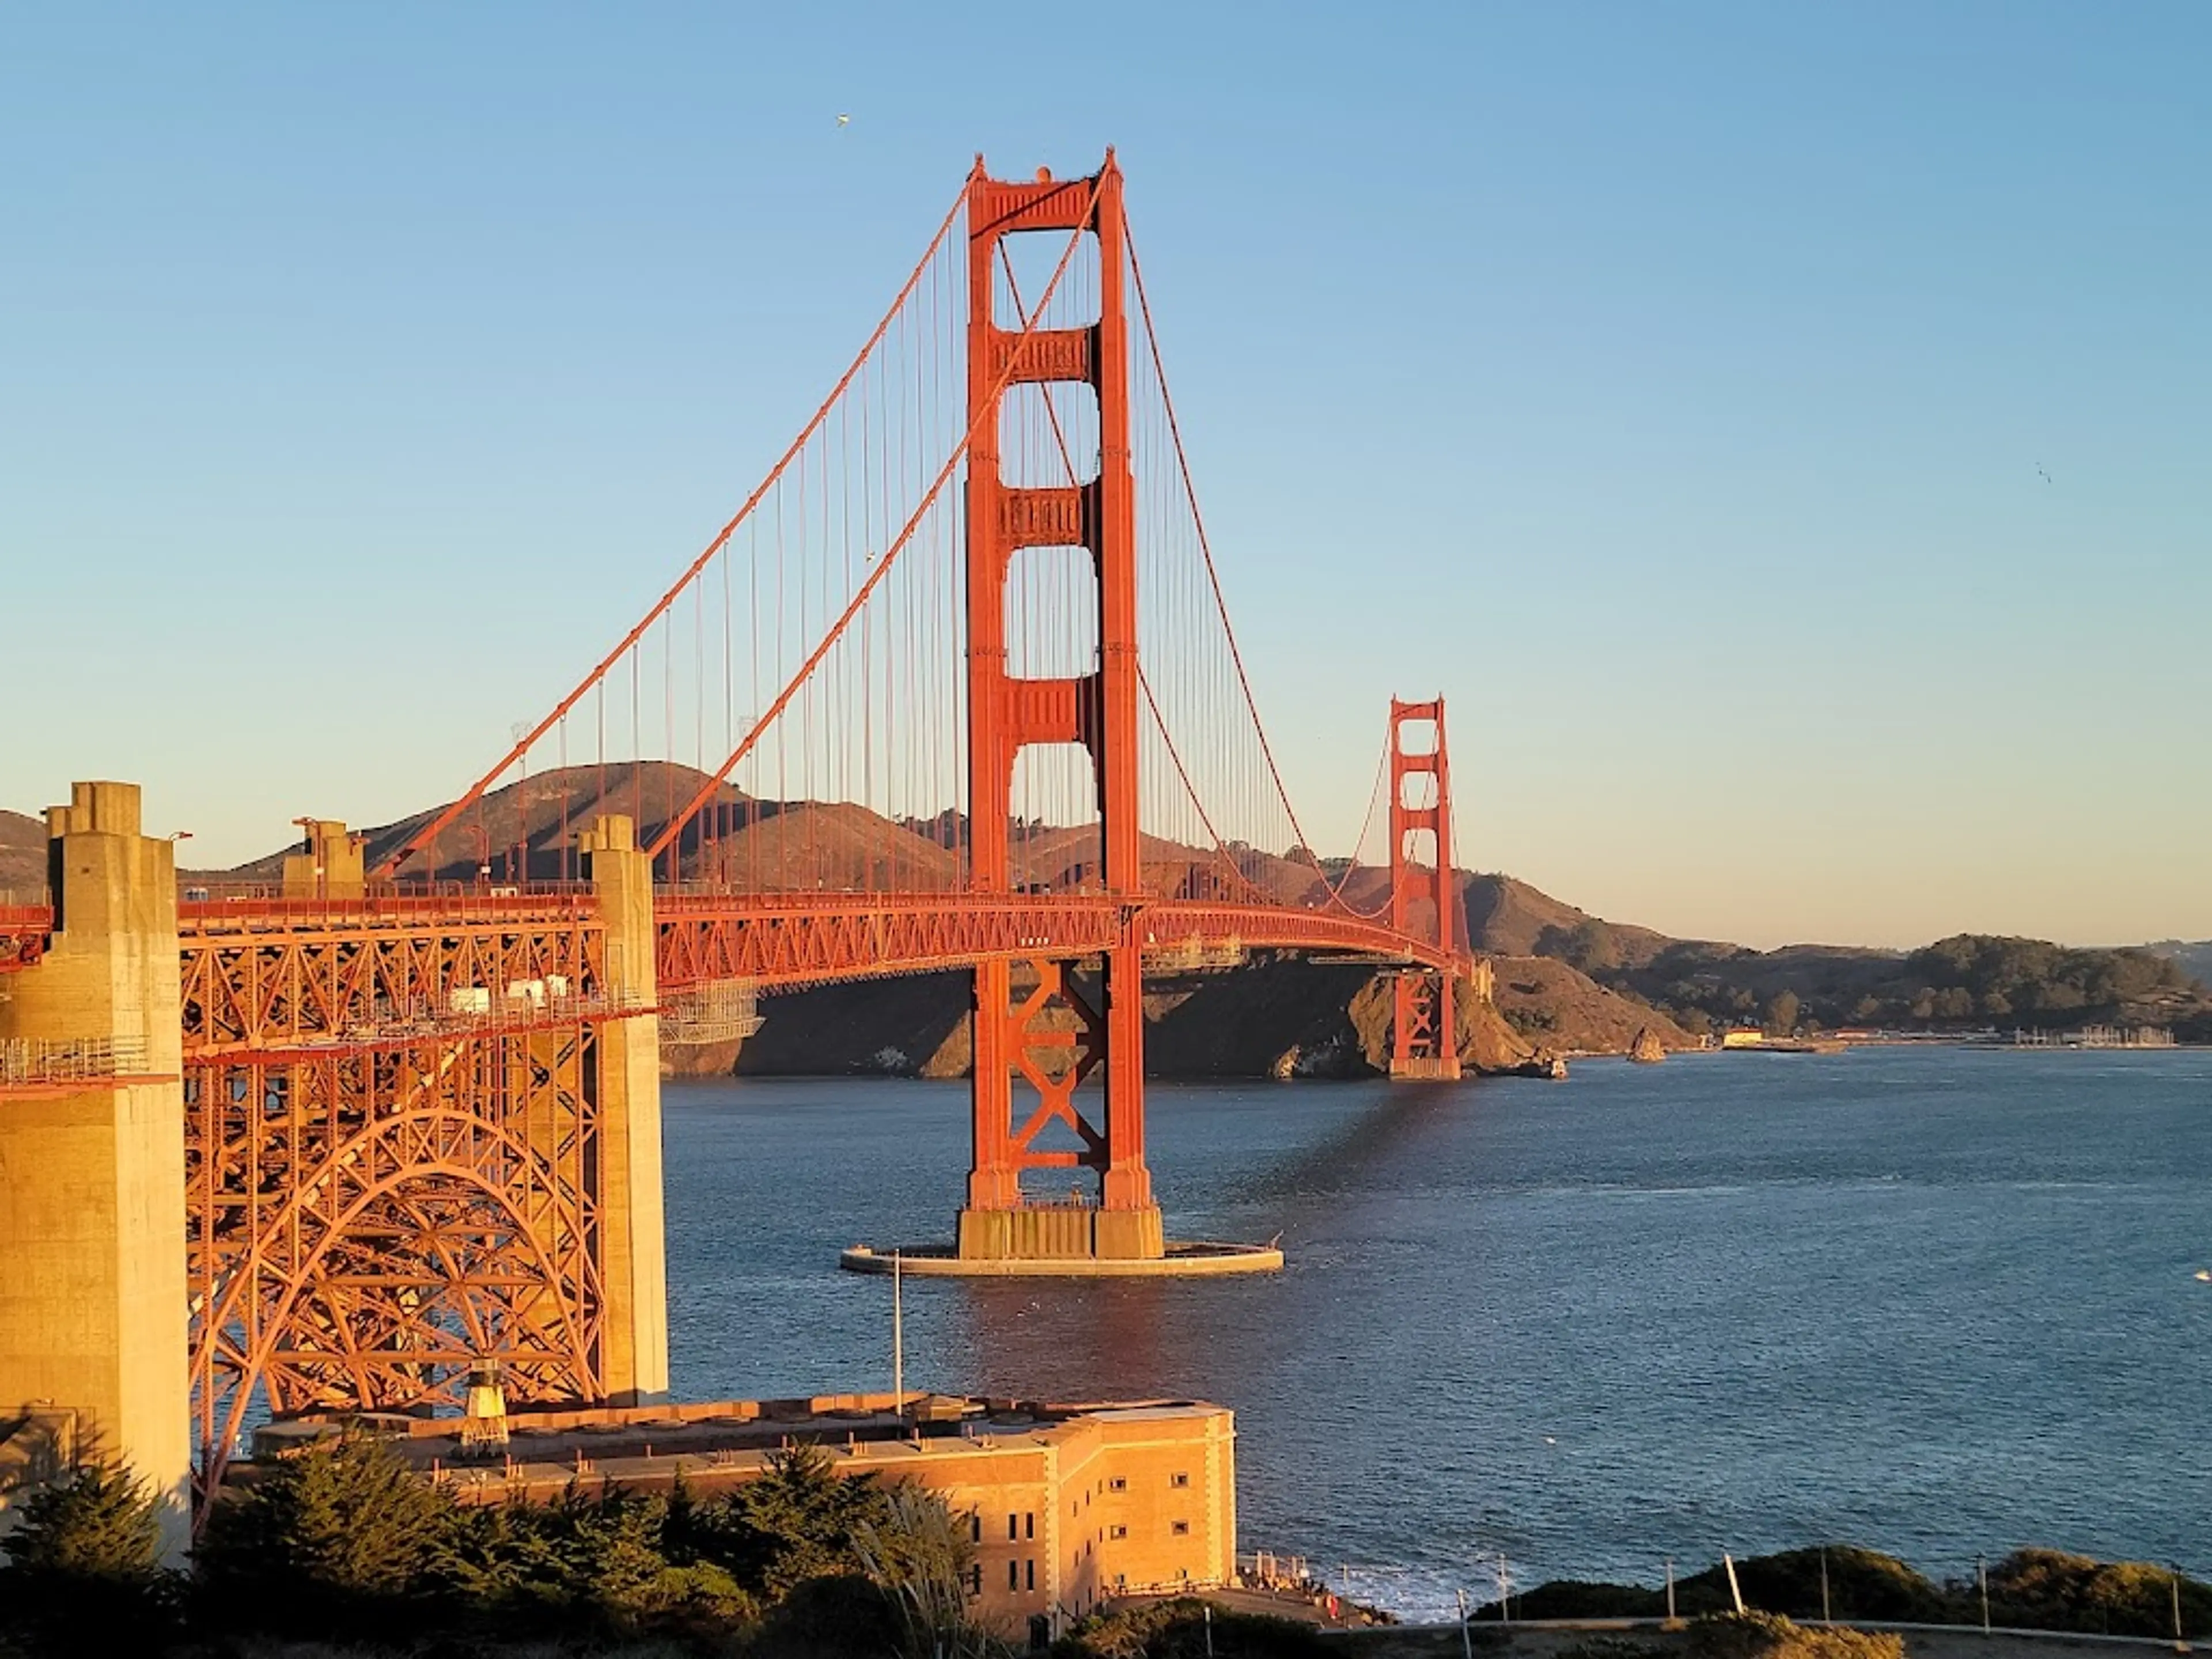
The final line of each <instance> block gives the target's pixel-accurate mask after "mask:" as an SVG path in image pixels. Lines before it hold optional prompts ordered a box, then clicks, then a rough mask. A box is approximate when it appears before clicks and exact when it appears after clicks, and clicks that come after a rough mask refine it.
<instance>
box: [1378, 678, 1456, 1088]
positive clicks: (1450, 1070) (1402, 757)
mask: <svg viewBox="0 0 2212 1659" xmlns="http://www.w3.org/2000/svg"><path fill="white" fill-rule="evenodd" d="M1389 754H1390V925H1391V927H1394V928H1395V929H1396V930H1397V931H1398V932H1399V933H1413V934H1416V935H1419V934H1422V933H1427V934H1430V935H1431V936H1432V937H1433V938H1434V939H1435V940H1436V942H1437V945H1439V946H1440V947H1441V948H1442V949H1443V951H1444V953H1445V954H1446V956H1447V957H1456V956H1457V955H1458V951H1459V933H1460V927H1459V909H1460V897H1459V878H1458V876H1457V875H1456V874H1455V872H1454V871H1453V869H1452V859H1451V769H1450V765H1449V761H1448V760H1447V758H1446V756H1445V750H1444V700H1443V698H1442V697H1437V698H1433V699H1431V701H1429V702H1401V701H1400V700H1399V699H1398V698H1395V697H1393V698H1392V699H1391V700H1390V738H1389ZM1454 990H1455V978H1454V975H1452V974H1451V972H1450V971H1449V970H1448V969H1436V968H1414V969H1407V970H1406V971H1404V972H1402V973H1401V974H1400V975H1398V976H1397V983H1396V986H1395V1006H1394V1008H1393V1011H1392V1012H1393V1018H1392V1026H1391V1034H1390V1075H1391V1076H1392V1077H1394V1078H1403V1079H1424V1080H1443V1081H1449V1080H1452V1079H1456V1078H1457V1077H1458V1076H1459V1074H1460V1065H1459V1020H1458V1010H1457V1008H1456V1006H1455V996H1454Z"/></svg>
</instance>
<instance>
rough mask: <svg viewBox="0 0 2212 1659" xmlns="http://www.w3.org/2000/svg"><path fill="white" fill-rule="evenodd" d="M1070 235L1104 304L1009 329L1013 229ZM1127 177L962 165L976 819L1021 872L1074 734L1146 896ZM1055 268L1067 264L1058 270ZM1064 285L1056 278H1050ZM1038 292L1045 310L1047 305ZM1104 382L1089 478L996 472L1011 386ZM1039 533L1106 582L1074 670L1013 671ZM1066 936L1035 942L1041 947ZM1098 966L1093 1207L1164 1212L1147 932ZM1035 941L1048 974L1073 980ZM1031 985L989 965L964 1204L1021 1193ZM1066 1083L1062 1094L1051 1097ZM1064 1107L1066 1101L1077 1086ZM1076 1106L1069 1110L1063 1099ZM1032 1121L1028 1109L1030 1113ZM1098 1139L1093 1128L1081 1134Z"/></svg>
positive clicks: (1053, 980) (1013, 1198) (1000, 961)
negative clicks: (1074, 317)
mask: <svg viewBox="0 0 2212 1659" xmlns="http://www.w3.org/2000/svg"><path fill="white" fill-rule="evenodd" d="M1031 231H1046V232H1066V234H1067V236H1068V243H1067V251H1066V252H1064V253H1063V254H1062V255H1061V258H1060V268H1059V269H1060V270H1062V271H1064V270H1066V267H1067V264H1068V262H1069V260H1070V258H1072V257H1073V252H1074V250H1075V247H1076V245H1077V243H1078V242H1079V240H1080V239H1081V238H1082V237H1084V236H1085V235H1089V236H1091V237H1093V238H1095V239H1096V241H1097V258H1098V319H1097V322H1096V323H1093V324H1091V325H1087V326H1082V327H1076V328H1067V329H1046V328H1041V327H1036V326H1025V327H1024V329H1023V330H1022V331H1020V332H1013V331H1008V330H1006V329H1002V328H1000V326H999V325H998V323H997V320H996V314H995V313H996V304H997V280H998V278H997V273H998V270H999V267H1000V264H1001V262H1002V261H1003V260H1004V259H1005V258H1006V255H1005V253H1004V251H1003V246H1002V245H1003V242H1004V240H1005V238H1006V237H1007V236H1008V235H1010V234H1019V233H1023V232H1031ZM1125 263H1126V261H1125V258H1124V253H1123V232H1122V217H1121V169H1120V168H1119V167H1117V166H1116V165H1115V161H1114V156H1113V153H1112V152H1111V151H1110V150H1109V152H1108V153H1107V156H1106V162H1105V166H1104V167H1103V168H1102V169H1101V170H1100V172H1099V173H1098V174H1097V176H1096V177H1095V178H1090V179H1068V180H1061V181H1055V180H1054V179H1052V177H1051V176H1050V174H1048V173H1039V175H1038V177H1037V179H1036V181H1035V182H1034V183H1029V182H1021V183H1017V182H1012V181H1009V180H1004V179H993V178H991V177H990V176H989V175H988V174H987V173H986V172H985V171H984V169H983V163H982V161H981V158H980V157H978V158H977V161H976V163H975V172H974V173H971V174H970V175H969V181H968V272H969V283H968V416H969V422H968V435H969V436H968V443H969V452H968V484H967V489H968V496H967V538H968V539H967V585H968V599H967V617H968V823H969V836H970V838H971V839H970V842H969V879H970V882H971V884H972V885H973V886H974V888H975V890H976V891H977V892H978V893H981V894H988V895H1004V894H1006V892H1007V891H1008V889H1009V885H1010V870H1009V858H1008V841H1007V823H1008V817H1009V812H1010V803H1011V799H1012V780H1013V774H1014V767H1015V763H1016V759H1017V757H1018V756H1019V755H1020V753H1021V751H1022V750H1023V749H1024V748H1025V747H1028V746H1030V745H1031V744H1067V743H1079V744H1082V745H1083V746H1084V747H1085V749H1087V750H1089V751H1090V753H1091V763H1092V766H1093V768H1094V769H1095V773H1096V777H1097V800H1098V814H1099V824H1100V836H1101V841H1102V842H1103V846H1102V848H1101V873H1102V875H1103V885H1104V887H1105V890H1106V893H1107V895H1108V896H1109V897H1112V898H1117V899H1121V900H1123V901H1125V902H1126V901H1129V900H1133V899H1134V898H1135V897H1136V896H1137V895H1138V893H1139V889H1140V887H1141V885H1142V871H1141V869H1140V867H1139V840H1138V823H1137V773H1138V753H1137V750H1138V740H1139V728H1138V691H1139V684H1138V678H1137V546H1136V485H1135V480H1134V478H1133V476H1132V474H1131V471H1130V465H1129V387H1128V356H1129V341H1128V334H1129V321H1128V314H1127V307H1126V303H1125V298H1124V293H1123V289H1124V283H1123V267H1124V264H1125ZM1058 280H1059V276H1058V272H1055V275H1054V283H1057V281H1058ZM1047 292H1048V293H1049V292H1050V289H1049V287H1048V289H1047ZM1039 303H1040V307H1042V301H1040V302H1039ZM1054 382H1058V383H1062V384H1075V385H1083V386H1090V387H1091V389H1092V391H1093V392H1095V393H1096V394H1097V400H1098V446H1099V453H1098V475H1097V477H1096V478H1094V479H1092V480H1091V481H1090V482H1089V483H1079V482H1076V481H1075V479H1074V478H1073V477H1072V476H1071V477H1070V480H1069V482H1068V483H1066V484H1065V485H1063V486H1058V487H1049V488H1036V489H1024V488H1016V487H1014V486H1012V485H1009V484H1008V483H1006V480H1005V478H1004V477H1003V475H1002V471H1001V457H1000V410H1001V407H1002V405H1003V403H1004V399H1005V398H1006V392H1007V391H1008V390H1009V389H1010V388H1011V387H1012V386H1017V385H1020V384H1024V383H1029V384H1038V385H1045V384H1050V383H1054ZM1030 547H1081V548H1084V549H1085V550H1088V552H1089V553H1090V555H1091V573H1092V575H1093V576H1094V577H1095V579H1096V580H1097V629H1098V635H1097V646H1098V667H1097V670H1096V671H1094V672H1092V673H1090V674H1086V675H1082V676H1080V677H1077V678H1060V679H1052V678H1042V679H1032V678H1018V677H1016V676H1014V675H1012V674H1010V673H1009V672H1008V671H1007V666H1006V665H1007V660H1008V659H1007V650H1006V586H1007V581H1008V579H1009V575H1010V572H1011V569H1012V561H1013V558H1014V556H1015V555H1016V554H1017V553H1018V552H1020V551H1021V550H1023V549H1024V548H1030ZM1053 943H1054V941H1052V940H1050V939H1039V940H1038V944H1039V945H1051V944H1053ZM1089 948H1091V949H1093V950H1096V951H1097V952H1098V954H1099V957H1100V961H1101V964H1102V978H1101V983H1100V987H1099V995H1100V999H1101V1006H1099V1007H1098V1008H1097V1009H1096V1010H1095V1011H1094V1010H1091V1008H1090V1007H1089V1006H1088V1004H1085V1005H1084V1006H1083V1007H1082V1009H1081V1010H1079V1013H1080V1014H1081V1015H1083V1016H1086V1017H1087V1018H1088V1020H1090V1021H1093V1022H1095V1029H1091V1028H1090V1027H1088V1026H1087V1029H1091V1036H1090V1038H1089V1040H1088V1042H1086V1044H1085V1048H1084V1059H1083V1062H1082V1065H1081V1069H1082V1070H1084V1071H1085V1072H1088V1071H1089V1070H1090V1069H1091V1068H1092V1067H1094V1066H1097V1067H1102V1068H1103V1072H1104V1073H1105V1091H1104V1092H1105V1099H1104V1101H1103V1107H1102V1111H1103V1116H1104V1119H1105V1125H1106V1127H1105V1131H1104V1133H1103V1137H1101V1136H1096V1134H1095V1132H1094V1138H1096V1139H1100V1140H1103V1146H1101V1147H1098V1148H1096V1149H1094V1150H1093V1151H1092V1152H1090V1153H1089V1154H1087V1155H1086V1157H1085V1162H1086V1163H1088V1164H1091V1167H1094V1168H1096V1169H1097V1170H1098V1171H1099V1203H1100V1206H1101V1207H1102V1208H1103V1209H1105V1210H1108V1211H1118V1212H1153V1211H1154V1209H1155V1206H1154V1204H1153V1200H1152V1172H1151V1170H1149V1169H1147V1168H1146V1164H1145V1117H1144V1112H1145V1104H1144V987H1143V960H1142V957H1143V951H1142V946H1141V944H1140V942H1139V940H1138V939H1136V938H1135V937H1134V935H1133V933H1132V932H1131V931H1130V930H1128V929H1127V928H1122V929H1118V930H1116V932H1115V935H1114V936H1112V937H1110V938H1109V939H1103V940H1101V941H1098V942H1097V944H1095V945H1091V947H1089ZM1053 960H1054V958H1053V957H1040V959H1039V970H1040V972H1041V973H1042V975H1044V978H1043V980H1042V981H1041V983H1045V984H1050V985H1053V986H1055V987H1060V988H1061V989H1062V990H1064V989H1065V981H1064V979H1063V977H1062V975H1060V973H1059V971H1058V970H1057V969H1053V968H1052V967H1051V963H1052V961H1053ZM1034 1012H1035V1010H1034V1009H1033V1008H1032V1007H1031V1006H1030V1000H1027V999H1024V1000H1022V1001H1019V1002H1017V1001H1016V1000H1014V998H1013V995H1012V978H1011V966H1010V963H1009V962H1008V961H1007V960H1006V958H1004V957H999V956H995V955H994V956H992V957H987V958H985V959H982V960H981V961H979V963H977V965H976V968H975V1066H974V1084H973V1090H974V1095H973V1098H974V1137H975V1159H974V1164H973V1167H972V1168H971V1170H970V1171H969V1178H968V1207H969V1210H970V1211H975V1212H998V1211H1006V1210H1011V1209H1015V1208H1018V1207H1019V1206H1021V1204H1022V1201H1023V1200H1022V1190H1021V1173H1022V1170H1023V1169H1024V1167H1029V1166H1028V1165H1027V1164H1025V1162H1024V1160H1025V1158H1027V1154H1026V1153H1024V1152H1023V1151H1022V1148H1023V1146H1025V1145H1026V1143H1025V1142H1024V1140H1023V1139H1022V1135H1021V1132H1020V1131H1019V1130H1018V1129H1017V1128H1016V1127H1015V1124H1014V1120H1013V1111H1014V1098H1013V1079H1014V1076H1015V1074H1016V1073H1020V1074H1021V1075H1022V1076H1023V1077H1024V1079H1028V1080H1029V1081H1030V1083H1031V1085H1033V1086H1034V1085H1036V1081H1037V1076H1038V1073H1037V1072H1036V1067H1035V1066H1034V1065H1033V1063H1032V1060H1031V1049H1032V1047H1033V1041H1032V1033H1031V1031H1030V1019H1031V1017H1032V1014H1033V1013H1034ZM1056 1099H1063V1097H1062V1096H1061V1095H1060V1093H1059V1092H1057V1091H1056V1085H1055V1091H1054V1092H1048V1093H1047V1094H1046V1096H1045V1106H1044V1107H1043V1108H1041V1110H1044V1111H1046V1112H1048V1113H1049V1112H1050V1111H1051V1110H1052V1109H1053V1102H1054V1100H1056ZM1063 1103H1064V1101H1063ZM1071 1110H1072V1108H1071ZM1029 1121H1031V1122H1034V1121H1035V1117H1034V1115H1031V1116H1030V1120H1029ZM1086 1144H1088V1141H1086Z"/></svg>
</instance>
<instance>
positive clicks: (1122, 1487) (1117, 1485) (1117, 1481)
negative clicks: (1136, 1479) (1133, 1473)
mask: <svg viewBox="0 0 2212 1659" xmlns="http://www.w3.org/2000/svg"><path fill="white" fill-rule="evenodd" d="M1106 1490H1107V1491H1108V1492H1127V1491H1128V1490H1129V1477H1128V1476H1127V1475H1126V1474H1117V1475H1115V1477H1114V1478H1113V1479H1112V1480H1109V1481H1108V1482H1107V1483H1106Z"/></svg>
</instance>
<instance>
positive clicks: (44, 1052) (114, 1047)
mask: <svg viewBox="0 0 2212 1659" xmlns="http://www.w3.org/2000/svg"><path fill="white" fill-rule="evenodd" d="M145 1070H146V1040H145V1039H144V1038H143V1037H5V1038H0V1088H26V1087H29V1088H37V1087H43V1086H46V1085H53V1084H67V1083H100V1082H106V1081H109V1080H111V1079H115V1078H118V1077H128V1076H131V1075H134V1074H137V1073H143V1072H144V1071H145Z"/></svg>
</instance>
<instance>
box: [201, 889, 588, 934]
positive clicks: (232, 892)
mask: <svg viewBox="0 0 2212 1659" xmlns="http://www.w3.org/2000/svg"><path fill="white" fill-rule="evenodd" d="M596 905H597V899H596V896H595V894H594V892H593V890H592V886H591V884H589V883H587V882H532V883H526V884H525V883H517V884H513V885H512V886H492V885H479V884H474V883H459V882H453V883H445V882H441V883H438V884H435V885H433V884H427V883H407V884H393V885H391V886H377V887H372V888H371V889H369V890H368V891H367V892H365V893H361V894H356V895H337V894H316V895H312V896H299V895H288V894H286V893H285V892H284V890H283V888H281V887H278V886H275V885H273V884H261V883H229V884H213V883H200V882H194V881H186V882H185V883H183V884H181V885H180V890H179V904H178V915H179V920H180V921H183V922H185V924H187V926H188V927H190V928H192V929H194V930H197V931H206V930H209V929H210V928H212V929H216V930H222V929H227V928H228V929H242V930H249V931H260V930H266V929H276V928H286V927H302V926H307V927H314V926H322V925H329V924H333V923H343V922H356V923H361V922H367V923H377V922H384V923H393V924H406V923H421V922H424V921H437V922H449V921H474V920H486V921H490V920H502V919H506V918H510V917H518V916H526V917H532V918H539V919H543V918H547V917H575V916H587V915H592V913H593V911H594V909H595V908H596Z"/></svg>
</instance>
